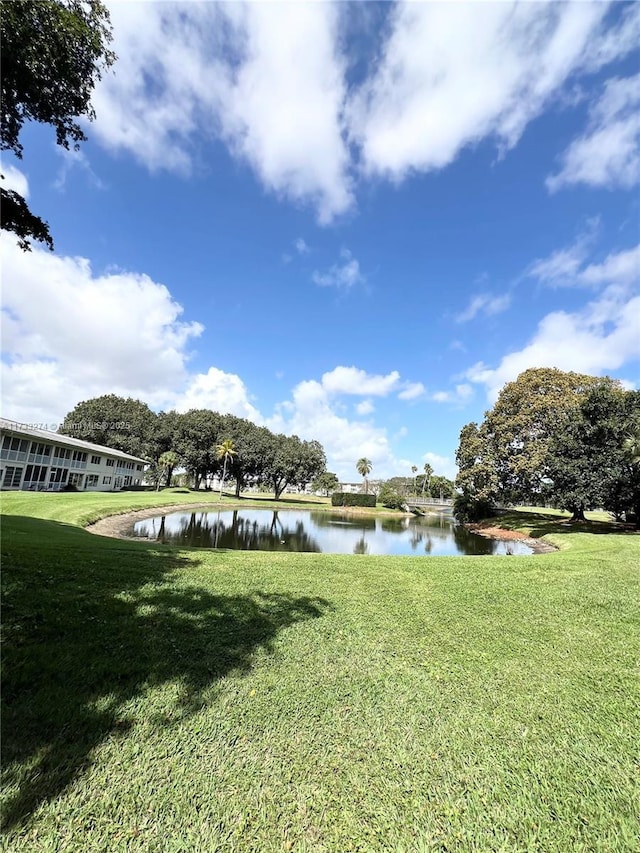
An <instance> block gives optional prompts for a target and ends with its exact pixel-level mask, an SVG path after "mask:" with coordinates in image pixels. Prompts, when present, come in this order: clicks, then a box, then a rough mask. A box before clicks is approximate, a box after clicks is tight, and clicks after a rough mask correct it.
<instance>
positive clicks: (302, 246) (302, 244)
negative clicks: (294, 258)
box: [294, 237, 311, 255]
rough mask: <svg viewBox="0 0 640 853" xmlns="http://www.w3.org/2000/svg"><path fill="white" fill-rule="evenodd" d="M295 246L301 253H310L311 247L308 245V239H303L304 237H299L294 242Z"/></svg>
mask: <svg viewBox="0 0 640 853" xmlns="http://www.w3.org/2000/svg"><path fill="white" fill-rule="evenodd" d="M294 246H295V247H296V252H297V253H298V254H299V255H308V254H309V252H310V251H311V249H310V248H309V246H308V245H307V242H306V240H303V239H302V237H298V239H297V240H296V242H295V243H294Z"/></svg>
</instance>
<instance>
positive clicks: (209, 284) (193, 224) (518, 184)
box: [2, 2, 640, 480]
mask: <svg viewBox="0 0 640 853" xmlns="http://www.w3.org/2000/svg"><path fill="white" fill-rule="evenodd" d="M110 10H111V16H112V23H113V27H114V48H115V50H116V53H117V54H118V61H117V62H116V64H115V65H114V67H113V69H112V72H110V73H109V74H108V75H106V77H105V79H104V80H103V81H102V83H101V84H100V85H99V87H98V88H97V90H96V92H95V94H94V99H93V102H94V105H95V109H96V113H97V119H96V121H95V122H93V123H91V124H90V125H88V126H87V134H88V136H89V141H88V142H87V143H85V144H83V146H82V148H81V150H80V152H78V153H68V152H64V151H62V150H61V149H59V148H56V146H55V139H54V136H53V133H52V131H51V129H50V128H47V127H35V126H30V127H27V128H25V130H24V132H23V136H22V140H21V141H22V142H23V145H24V159H23V160H22V161H17V160H14V159H12V158H10V157H5V158H4V160H3V170H4V173H5V175H6V178H7V181H8V183H10V184H12V185H13V186H15V187H16V188H19V189H21V190H23V191H25V192H27V193H28V198H29V201H30V204H31V206H32V209H33V210H34V211H35V212H37V213H38V214H40V215H41V216H43V218H45V219H47V220H48V222H49V224H50V227H51V232H52V234H53V237H54V239H55V244H56V251H55V253H53V254H52V253H49V252H47V251H45V250H42V249H40V248H37V247H35V248H34V250H33V251H32V252H31V253H22V252H20V251H19V250H18V249H17V248H16V247H15V245H14V243H13V242H12V241H11V239H9V238H7V237H6V235H5V236H4V237H3V240H2V249H3V312H2V314H3V355H2V371H3V375H2V400H3V414H4V416H5V417H8V418H12V419H15V420H22V421H26V422H29V423H38V424H44V423H47V424H53V425H55V424H56V423H57V422H59V421H60V420H61V419H62V417H63V416H64V415H65V413H66V412H68V411H69V410H70V409H71V408H72V407H73V406H74V405H75V404H76V403H77V402H79V401H80V400H84V399H88V398H90V397H93V396H97V395H99V394H104V393H117V394H121V395H123V396H134V397H137V398H139V399H142V400H145V401H146V402H148V403H149V404H150V405H151V406H152V407H153V408H154V409H156V410H160V409H170V408H177V409H178V410H180V411H186V410H187V409H189V408H212V409H215V410H218V411H221V412H225V411H229V412H232V413H234V414H238V415H240V416H243V417H248V418H250V419H252V420H254V421H256V422H258V423H263V424H266V425H267V426H269V427H270V428H271V429H274V430H276V431H279V432H280V431H281V432H286V433H293V432H295V433H296V434H298V435H300V436H301V437H302V438H307V439H311V438H315V439H318V440H319V441H321V442H322V444H323V445H324V447H325V450H326V452H327V456H328V467H329V470H333V471H336V472H337V473H338V474H339V476H340V477H341V478H342V479H346V480H356V479H357V474H356V472H355V462H356V460H357V459H358V458H359V457H361V456H368V457H369V458H370V459H371V460H372V462H373V472H372V476H378V477H389V476H392V475H394V474H409V473H410V468H411V466H412V465H417V466H418V468H419V469H422V466H423V465H424V464H425V462H429V463H430V464H432V465H433V467H434V468H435V470H436V472H437V473H443V474H447V475H449V476H452V475H453V474H454V470H455V466H454V456H455V449H456V446H457V442H458V436H459V432H460V429H461V427H462V426H463V425H464V424H465V423H467V422H469V421H471V420H479V419H481V418H482V416H483V412H484V411H485V410H486V409H487V408H488V407H490V406H491V404H492V402H493V401H494V400H495V397H496V395H497V393H498V392H499V390H500V388H501V387H502V386H503V385H504V383H506V382H508V381H511V380H513V379H515V378H516V376H517V375H518V374H519V373H520V372H521V371H522V370H525V369H526V368H528V367H540V366H555V367H559V368H561V369H564V370H578V371H583V372H586V373H590V374H598V375H602V374H608V375H611V376H615V377H619V378H620V379H622V380H623V381H624V382H625V383H626V384H627V386H628V387H639V386H640V293H639V290H640V286H639V285H640V281H639V279H640V246H639V243H640V233H639V232H640V229H639V215H640V214H639V209H638V207H639V205H638V201H639V197H638V183H639V181H640V153H639V150H640V149H639V142H640V111H639V109H638V108H639V106H640V56H639V52H638V49H637V45H638V44H640V6H639V5H638V4H625V3H614V4H607V3H593V4H592V3H568V4H564V3H563V4H560V3H551V4H545V3H525V4H515V5H512V4H509V3H495V4H489V3H469V4H464V3H455V4H430V3H408V4H404V3H397V4H374V3H340V4H335V5H334V4H330V3H316V2H302V3H296V4H287V3H253V4H241V3H231V4H224V5H219V4H216V3H182V4H177V5H176V4H170V3H126V4H125V3H116V4H110ZM634 48H635V52H634Z"/></svg>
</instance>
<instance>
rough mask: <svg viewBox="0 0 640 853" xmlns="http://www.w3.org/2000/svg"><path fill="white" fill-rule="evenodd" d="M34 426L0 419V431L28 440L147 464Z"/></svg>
mask: <svg viewBox="0 0 640 853" xmlns="http://www.w3.org/2000/svg"><path fill="white" fill-rule="evenodd" d="M38 426H40V424H38V425H37V426H36V425H35V424H23V423H20V422H19V421H10V420H8V419H7V418H0V431H1V432H10V433H14V434H16V435H24V436H28V437H29V438H35V439H39V440H40V441H51V442H54V443H55V444H62V445H66V446H68V447H77V448H79V449H80V450H87V451H92V452H93V453H108V454H109V456H116V457H117V458H119V459H127V460H128V461H130V462H144V463H145V464H148V460H147V459H141V458H140V457H139V456H132V455H131V454H130V453H124V452H123V451H122V450H115V449H114V448H113V447H105V445H103V444H92V443H91V442H90V441H82V440H81V439H79V438H72V437H71V436H69V435H60V433H58V432H51V431H50V430H47V429H38Z"/></svg>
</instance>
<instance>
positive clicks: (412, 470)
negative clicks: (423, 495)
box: [411, 465, 418, 495]
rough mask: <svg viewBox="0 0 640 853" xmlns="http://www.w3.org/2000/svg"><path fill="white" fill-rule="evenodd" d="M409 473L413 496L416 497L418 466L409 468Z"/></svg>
mask: <svg viewBox="0 0 640 853" xmlns="http://www.w3.org/2000/svg"><path fill="white" fill-rule="evenodd" d="M411 473H412V474H413V494H414V495H417V494H418V490H417V489H416V474H417V473H418V466H417V465H412V466H411Z"/></svg>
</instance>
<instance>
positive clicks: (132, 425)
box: [58, 394, 157, 459]
mask: <svg viewBox="0 0 640 853" xmlns="http://www.w3.org/2000/svg"><path fill="white" fill-rule="evenodd" d="M156 418H157V415H156V414H155V412H152V411H151V409H150V408H149V406H147V404H146V403H143V402H142V401H140V400H134V399H133V398H132V397H118V396H117V395H116V394H104V395H103V396H102V397H93V398H92V399H90V400H84V401H83V402H82V403H78V405H77V406H75V407H74V408H73V409H72V410H71V411H70V412H69V413H68V414H67V415H66V416H65V418H64V421H63V422H62V424H61V425H60V427H59V428H58V432H59V433H60V434H61V435H69V436H72V437H73V438H79V439H82V440H83V441H90V442H92V443H93V444H101V445H103V446H105V447H113V448H114V449H115V450H122V451H123V452H124V453H130V454H131V455H132V456H139V457H142V458H145V459H147V458H151V457H153V455H154V454H153V435H154V429H155V424H156Z"/></svg>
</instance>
